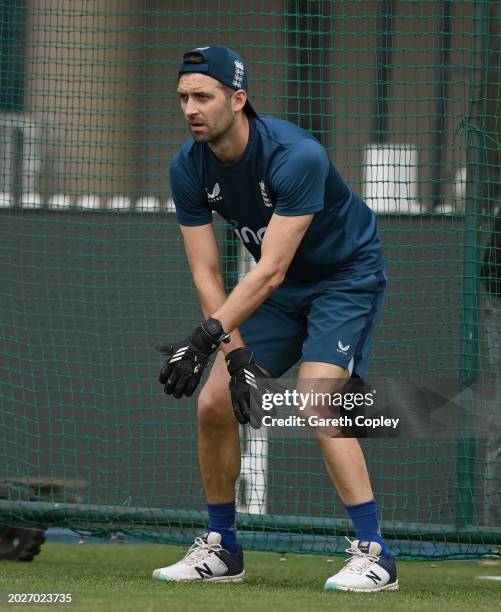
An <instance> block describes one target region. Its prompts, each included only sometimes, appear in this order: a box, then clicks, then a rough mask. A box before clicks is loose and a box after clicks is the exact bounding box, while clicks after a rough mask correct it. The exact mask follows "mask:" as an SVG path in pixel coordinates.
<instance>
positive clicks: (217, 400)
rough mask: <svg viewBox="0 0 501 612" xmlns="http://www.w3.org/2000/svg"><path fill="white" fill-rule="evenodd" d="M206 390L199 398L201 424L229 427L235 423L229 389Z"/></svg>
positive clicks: (199, 419) (198, 409)
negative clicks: (219, 390)
mask: <svg viewBox="0 0 501 612" xmlns="http://www.w3.org/2000/svg"><path fill="white" fill-rule="evenodd" d="M204 391H205V390H204ZM204 391H202V393H201V394H200V396H199V398H198V406H197V417H198V423H199V425H200V426H202V427H204V426H207V427H227V426H228V425H233V421H235V423H236V420H235V417H234V416H233V408H232V406H231V398H230V393H229V391H228V392H226V393H224V392H219V393H217V392H214V390H207V391H205V392H204Z"/></svg>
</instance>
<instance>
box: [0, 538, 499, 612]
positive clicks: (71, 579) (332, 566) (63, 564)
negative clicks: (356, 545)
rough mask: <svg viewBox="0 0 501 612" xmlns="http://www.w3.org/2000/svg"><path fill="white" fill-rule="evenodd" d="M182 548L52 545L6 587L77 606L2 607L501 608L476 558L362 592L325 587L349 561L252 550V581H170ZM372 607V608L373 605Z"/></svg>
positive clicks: (14, 569) (2, 572) (6, 574)
mask: <svg viewBox="0 0 501 612" xmlns="http://www.w3.org/2000/svg"><path fill="white" fill-rule="evenodd" d="M180 553H181V549H179V548H177V547H174V546H160V545H154V544H144V545H142V544H141V545H129V544H84V545H78V544H45V545H44V546H43V549H42V553H41V554H40V555H39V556H38V557H37V558H36V560H35V561H34V562H33V563H25V564H24V563H12V562H1V563H0V592H2V594H3V596H5V593H6V592H30V593H35V592H37V593H44V592H45V593H47V592H52V593H55V592H60V593H72V594H73V598H74V603H73V604H71V605H58V606H41V605H38V606H33V605H31V606H21V605H15V606H14V605H6V604H0V610H7V609H9V610H12V609H31V610H33V609H38V608H43V609H57V610H61V611H62V610H64V609H67V610H71V611H72V612H76V611H77V610H78V611H80V610H82V611H83V610H85V611H86V612H87V611H93V610H96V611H99V612H106V611H113V612H115V611H120V612H121V611H122V610H125V611H132V610H134V611H135V612H149V611H153V610H154V611H156V610H158V611H160V610H162V611H166V610H182V611H184V610H193V611H197V612H198V611H200V610H211V611H212V610H231V611H233V610H236V611H237V612H246V611H251V610H252V611H253V612H255V611H256V610H259V611H260V612H261V610H265V611H266V610H269V611H273V612H282V611H285V612H296V611H298V612H299V611H301V612H303V611H306V610H307V611H308V612H309V611H310V610H322V611H325V610H332V609H335V610H336V611H338V612H344V610H362V609H370V610H371V612H372V610H385V612H386V611H387V610H388V609H390V610H391V612H394V611H395V610H405V611H407V612H409V611H412V610H419V611H420V612H422V611H423V610H424V611H427V610H430V611H432V610H433V611H434V612H436V611H437V610H438V611H442V610H446V611H449V610H454V611H456V610H459V611H460V610H465V611H468V612H471V611H472V610H475V611H479V610H499V602H500V596H501V584H500V582H494V581H487V580H476V579H475V576H479V575H498V576H499V575H501V566H486V565H481V564H479V563H476V562H464V561H438V562H436V564H435V565H436V567H433V566H432V563H431V562H429V561H424V562H419V561H416V562H411V561H401V562H399V565H398V571H399V580H400V591H399V592H388V593H373V594H369V595H367V594H361V593H360V594H358V593H337V592H324V591H323V584H324V582H325V579H326V578H327V577H328V576H330V575H331V574H333V573H334V572H335V571H336V570H337V569H338V568H339V567H340V566H341V565H342V564H343V559H342V558H336V559H335V560H334V562H333V563H327V562H326V558H325V557H317V556H310V555H288V556H287V560H286V561H285V562H280V557H279V555H277V554H273V553H257V552H248V553H246V574H247V580H246V582H245V583H244V584H235V585H230V584H226V585H225V584H210V583H209V584H207V583H206V584H168V583H164V582H158V581H156V580H152V578H151V572H152V570H153V569H154V568H156V567H162V566H164V565H168V564H170V563H172V562H175V561H177V560H178V559H179V557H180ZM367 606H370V608H367Z"/></svg>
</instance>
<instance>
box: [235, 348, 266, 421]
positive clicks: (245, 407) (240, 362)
mask: <svg viewBox="0 0 501 612" xmlns="http://www.w3.org/2000/svg"><path fill="white" fill-rule="evenodd" d="M226 366H227V367H228V372H229V373H230V376H231V379H230V393H231V403H232V405H233V412H234V413H235V417H236V419H237V421H238V422H239V423H240V425H245V424H246V423H249V424H250V426H251V427H252V428H253V429H260V427H261V422H262V419H263V416H264V415H265V414H274V413H276V411H273V412H268V411H264V410H263V407H262V395H263V392H266V391H267V390H266V389H264V387H261V388H260V379H262V378H265V377H267V375H266V374H265V373H264V372H263V370H261V369H260V368H259V367H258V366H257V365H256V363H255V361H254V359H253V358H252V352H251V351H250V350H249V349H248V348H246V347H242V348H238V349H235V350H234V351H231V353H228V354H227V355H226Z"/></svg>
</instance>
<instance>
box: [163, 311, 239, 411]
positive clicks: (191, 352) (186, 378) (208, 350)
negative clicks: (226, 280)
mask: <svg viewBox="0 0 501 612" xmlns="http://www.w3.org/2000/svg"><path fill="white" fill-rule="evenodd" d="M229 341H230V336H229V334H226V333H225V332H224V331H223V328H222V327H221V323H220V322H219V321H218V320H217V319H212V318H210V319H207V321H205V322H204V323H201V324H200V325H199V326H198V327H197V328H196V329H195V330H194V331H193V333H192V334H191V335H190V336H188V337H187V338H185V339H184V340H181V341H180V342H175V343H174V344H171V345H165V344H161V345H157V346H155V350H156V351H158V352H159V353H161V354H162V355H165V356H166V357H167V361H166V363H165V365H164V367H163V368H162V369H161V371H160V375H159V377H158V381H159V382H160V384H162V385H164V391H165V393H167V394H168V395H173V396H174V397H175V398H178V399H179V398H180V397H182V396H183V395H186V397H190V396H191V395H193V393H194V391H195V389H196V388H197V386H198V383H199V382H200V379H201V377H202V374H203V372H204V369H205V366H206V365H207V362H208V361H209V357H210V356H211V355H212V353H214V352H215V351H217V349H218V348H219V345H220V344H221V342H229Z"/></svg>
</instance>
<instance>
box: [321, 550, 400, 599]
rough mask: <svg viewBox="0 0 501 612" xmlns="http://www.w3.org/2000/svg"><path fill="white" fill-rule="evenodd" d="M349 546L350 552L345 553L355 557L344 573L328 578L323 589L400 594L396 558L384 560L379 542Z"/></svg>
mask: <svg viewBox="0 0 501 612" xmlns="http://www.w3.org/2000/svg"><path fill="white" fill-rule="evenodd" d="M348 542H350V548H347V549H346V552H347V553H349V554H350V555H352V556H351V558H350V559H347V563H346V565H345V566H344V567H343V569H342V570H340V571H339V572H338V573H337V574H334V576H331V577H330V578H328V580H327V582H326V583H325V587H324V589H325V590H326V591H355V592H357V593H374V592H376V591H398V580H397V568H396V565H395V557H381V556H380V554H381V545H380V544H379V543H378V542H367V541H364V540H354V541H353V542H351V541H350V540H348Z"/></svg>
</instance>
